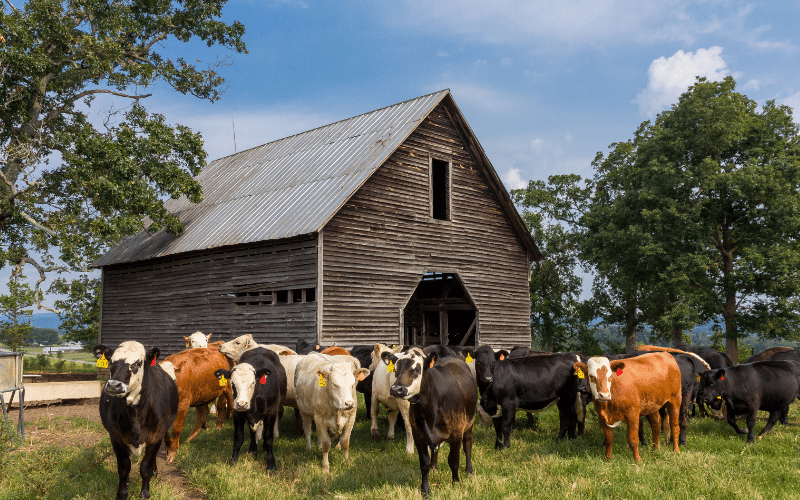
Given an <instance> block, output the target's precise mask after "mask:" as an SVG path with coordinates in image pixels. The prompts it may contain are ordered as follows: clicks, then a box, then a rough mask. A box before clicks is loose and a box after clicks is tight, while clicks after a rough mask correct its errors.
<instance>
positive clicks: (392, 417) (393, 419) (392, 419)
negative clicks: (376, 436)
mask: <svg viewBox="0 0 800 500" xmlns="http://www.w3.org/2000/svg"><path fill="white" fill-rule="evenodd" d="M398 414H399V412H398V411H397V410H389V433H388V434H387V435H386V439H388V440H389V441H394V426H395V424H397V415H398Z"/></svg>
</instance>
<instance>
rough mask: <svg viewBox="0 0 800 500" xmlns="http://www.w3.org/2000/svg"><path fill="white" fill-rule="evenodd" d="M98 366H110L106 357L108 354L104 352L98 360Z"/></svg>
mask: <svg viewBox="0 0 800 500" xmlns="http://www.w3.org/2000/svg"><path fill="white" fill-rule="evenodd" d="M97 367H98V368H108V360H107V359H106V355H105V354H103V355H102V356H101V357H100V359H98V360H97Z"/></svg>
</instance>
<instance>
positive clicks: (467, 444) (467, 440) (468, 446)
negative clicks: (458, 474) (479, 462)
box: [463, 425, 474, 475]
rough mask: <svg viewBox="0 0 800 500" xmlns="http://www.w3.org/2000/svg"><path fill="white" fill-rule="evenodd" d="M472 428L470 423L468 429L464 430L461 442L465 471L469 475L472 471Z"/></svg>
mask: <svg viewBox="0 0 800 500" xmlns="http://www.w3.org/2000/svg"><path fill="white" fill-rule="evenodd" d="M472 428H473V426H472V425H470V426H469V429H467V430H466V432H464V437H463V443H464V458H465V459H466V469H465V470H466V472H467V474H469V475H472V474H473V473H474V471H473V470H472Z"/></svg>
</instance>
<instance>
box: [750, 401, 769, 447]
mask: <svg viewBox="0 0 800 500" xmlns="http://www.w3.org/2000/svg"><path fill="white" fill-rule="evenodd" d="M758 406H760V405H758ZM758 406H754V407H753V408H752V409H751V410H750V413H748V414H747V442H748V443H752V442H753V439H754V438H755V433H756V415H758ZM771 417H772V414H770V418H771ZM767 423H768V424H769V422H767Z"/></svg>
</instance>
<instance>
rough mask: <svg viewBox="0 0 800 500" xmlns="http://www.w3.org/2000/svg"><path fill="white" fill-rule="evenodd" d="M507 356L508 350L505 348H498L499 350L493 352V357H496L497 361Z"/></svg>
mask: <svg viewBox="0 0 800 500" xmlns="http://www.w3.org/2000/svg"><path fill="white" fill-rule="evenodd" d="M507 357H508V351H506V350H505V349H500V350H499V351H497V352H496V353H494V359H496V360H497V361H503V360H504V359H506V358H507Z"/></svg>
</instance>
